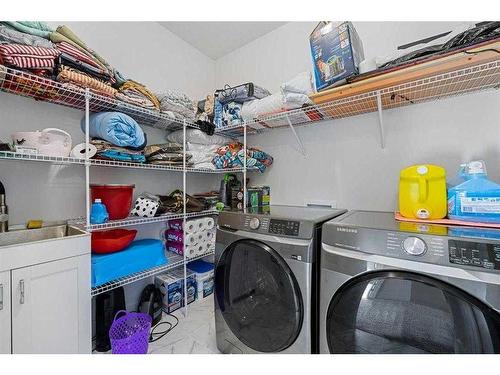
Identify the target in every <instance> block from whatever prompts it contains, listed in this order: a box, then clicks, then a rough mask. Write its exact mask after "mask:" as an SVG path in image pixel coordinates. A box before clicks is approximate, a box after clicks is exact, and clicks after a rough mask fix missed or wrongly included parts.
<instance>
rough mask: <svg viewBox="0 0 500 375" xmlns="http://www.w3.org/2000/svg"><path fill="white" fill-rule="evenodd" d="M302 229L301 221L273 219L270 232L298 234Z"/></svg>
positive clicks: (289, 234) (287, 234)
mask: <svg viewBox="0 0 500 375" xmlns="http://www.w3.org/2000/svg"><path fill="white" fill-rule="evenodd" d="M299 229H300V222H299V221H292V220H277V219H271V221H270V223H269V233H272V234H281V235H285V236H298V235H299Z"/></svg>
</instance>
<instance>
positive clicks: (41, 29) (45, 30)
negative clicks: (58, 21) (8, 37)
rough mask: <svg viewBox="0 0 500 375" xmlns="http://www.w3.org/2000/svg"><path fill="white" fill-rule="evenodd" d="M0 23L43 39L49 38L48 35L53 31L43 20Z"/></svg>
mask: <svg viewBox="0 0 500 375" xmlns="http://www.w3.org/2000/svg"><path fill="white" fill-rule="evenodd" d="M0 23H1V24H3V25H5V26H7V27H10V28H12V29H15V30H17V31H20V32H22V33H26V34H31V35H36V36H39V37H41V38H45V39H49V35H50V34H51V33H52V32H53V31H54V30H52V28H51V27H50V26H49V25H47V24H46V23H45V22H36V21H2V22H0Z"/></svg>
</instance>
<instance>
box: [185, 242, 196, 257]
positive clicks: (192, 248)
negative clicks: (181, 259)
mask: <svg viewBox="0 0 500 375" xmlns="http://www.w3.org/2000/svg"><path fill="white" fill-rule="evenodd" d="M197 250H198V245H188V246H186V258H193V257H195V256H196V252H197Z"/></svg>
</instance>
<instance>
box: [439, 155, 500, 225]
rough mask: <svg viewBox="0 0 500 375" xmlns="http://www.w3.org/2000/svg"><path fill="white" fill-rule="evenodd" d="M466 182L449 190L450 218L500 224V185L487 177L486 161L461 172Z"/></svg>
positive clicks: (474, 164)
mask: <svg viewBox="0 0 500 375" xmlns="http://www.w3.org/2000/svg"><path fill="white" fill-rule="evenodd" d="M459 174H460V177H461V178H462V179H463V180H465V181H464V182H462V183H460V184H458V185H456V186H453V187H451V188H450V189H448V217H449V218H450V219H455V220H464V221H476V222H484V223H500V185H499V184H496V183H495V182H493V181H491V180H489V179H488V177H487V173H486V166H485V163H484V161H482V160H478V161H472V162H470V163H468V164H467V165H466V167H465V170H463V169H462V167H461V170H460V172H459Z"/></svg>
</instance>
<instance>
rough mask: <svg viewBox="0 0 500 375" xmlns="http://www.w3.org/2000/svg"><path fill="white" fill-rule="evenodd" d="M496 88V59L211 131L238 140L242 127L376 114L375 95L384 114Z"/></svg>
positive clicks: (499, 65)
mask: <svg viewBox="0 0 500 375" xmlns="http://www.w3.org/2000/svg"><path fill="white" fill-rule="evenodd" d="M499 86H500V60H498V59H497V60H495V61H491V62H487V63H483V64H478V65H474V66H470V67H467V68H463V69H457V70H453V71H451V72H447V73H442V74H436V75H433V76H429V77H426V78H422V79H416V80H412V81H409V82H406V83H403V84H398V85H395V86H390V87H385V88H381V89H378V90H372V91H368V92H365V93H362V94H358V95H353V96H348V97H345V98H342V99H337V100H331V101H328V102H325V103H322V104H318V105H311V106H308V107H304V108H299V109H294V110H290V111H283V112H279V113H275V114H270V115H263V116H260V117H258V118H256V119H254V120H253V121H247V122H246V123H245V124H239V125H235V126H229V127H225V128H218V129H216V130H215V131H216V133H222V134H226V135H231V136H242V135H243V126H244V125H246V126H247V133H248V134H252V133H259V132H262V131H263V130H266V129H274V128H281V127H286V126H290V125H292V126H302V125H307V124H311V123H315V122H319V121H325V120H335V119H341V118H345V117H350V116H357V115H360V114H364V113H370V112H376V111H377V110H378V107H377V96H378V95H380V97H381V104H382V109H383V110H385V109H393V108H399V107H405V106H408V105H411V104H418V103H423V102H428V101H435V100H440V99H443V98H449V97H454V96H460V95H465V94H468V93H472V92H479V91H486V90H492V89H498V88H499Z"/></svg>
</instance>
